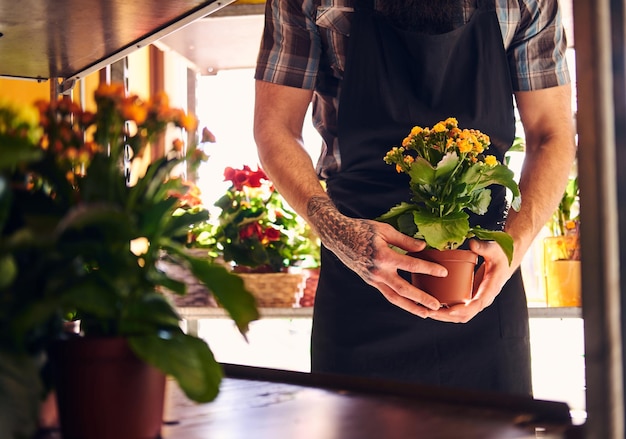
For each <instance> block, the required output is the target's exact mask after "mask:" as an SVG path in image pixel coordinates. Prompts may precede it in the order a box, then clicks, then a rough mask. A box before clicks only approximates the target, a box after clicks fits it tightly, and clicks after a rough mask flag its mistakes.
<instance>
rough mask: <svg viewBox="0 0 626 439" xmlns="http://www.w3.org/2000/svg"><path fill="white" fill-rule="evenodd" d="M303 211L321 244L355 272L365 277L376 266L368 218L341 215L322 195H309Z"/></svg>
mask: <svg viewBox="0 0 626 439" xmlns="http://www.w3.org/2000/svg"><path fill="white" fill-rule="evenodd" d="M307 214H308V217H309V220H310V221H311V223H312V225H313V226H314V227H315V228H316V229H317V232H318V234H319V236H320V239H321V240H322V242H323V243H324V245H325V246H326V247H327V248H328V249H329V250H332V252H333V253H335V255H337V257H338V258H339V259H341V260H342V261H343V262H344V263H345V264H346V265H347V266H349V267H351V268H352V269H353V270H354V271H355V272H357V273H359V274H360V275H361V276H368V277H369V275H368V274H369V273H371V272H372V271H373V270H374V269H375V268H376V264H375V263H374V260H375V258H376V248H375V246H374V237H375V230H374V226H373V225H372V224H370V223H369V222H368V221H365V220H361V219H354V218H349V217H346V216H345V215H342V214H341V213H340V212H339V211H338V210H337V208H336V207H335V206H334V205H333V203H332V202H331V201H330V200H329V199H328V198H324V197H312V198H311V200H309V203H308V205H307Z"/></svg>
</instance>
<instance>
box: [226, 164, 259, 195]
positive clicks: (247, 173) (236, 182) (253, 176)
mask: <svg viewBox="0 0 626 439" xmlns="http://www.w3.org/2000/svg"><path fill="white" fill-rule="evenodd" d="M261 180H267V176H266V175H265V172H263V170H262V169H260V168H258V167H257V170H256V171H253V170H252V169H250V167H249V166H247V165H244V166H243V168H242V169H233V168H231V167H230V166H229V167H227V168H226V169H224V181H231V182H232V183H233V186H234V187H235V189H236V190H238V191H240V190H242V189H243V188H244V186H247V187H251V188H256V187H261V185H262V183H261Z"/></svg>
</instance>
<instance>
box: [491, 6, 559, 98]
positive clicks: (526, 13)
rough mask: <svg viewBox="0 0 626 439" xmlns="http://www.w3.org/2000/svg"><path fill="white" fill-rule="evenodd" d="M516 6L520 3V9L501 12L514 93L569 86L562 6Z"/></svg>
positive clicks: (504, 9)
mask: <svg viewBox="0 0 626 439" xmlns="http://www.w3.org/2000/svg"><path fill="white" fill-rule="evenodd" d="M500 1H502V0H500ZM505 1H507V2H509V3H510V0H505ZM515 3H519V9H518V8H515V9H514V8H510V6H509V8H497V11H498V18H499V20H500V24H501V28H502V29H503V37H504V43H505V47H506V48H507V54H508V57H509V65H510V66H511V67H510V68H511V80H512V83H513V89H514V90H515V91H531V90H538V89H542V88H549V87H554V86H558V85H564V84H567V83H569V82H570V76H569V70H568V66H567V59H566V56H565V55H566V50H567V39H566V36H565V31H564V28H563V23H562V17H561V12H560V10H559V7H558V2H557V1H556V0H554V1H551V0H520V1H519V2H515Z"/></svg>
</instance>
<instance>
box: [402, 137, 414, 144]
mask: <svg viewBox="0 0 626 439" xmlns="http://www.w3.org/2000/svg"><path fill="white" fill-rule="evenodd" d="M411 140H413V137H411V136H409V137H405V138H404V140H402V146H408V144H409V143H411Z"/></svg>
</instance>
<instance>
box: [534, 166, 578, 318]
mask: <svg viewBox="0 0 626 439" xmlns="http://www.w3.org/2000/svg"><path fill="white" fill-rule="evenodd" d="M578 203H579V191H578V177H576V176H574V177H571V178H570V179H569V181H568V183H567V187H566V188H565V192H564V193H563V197H562V198H561V202H560V203H559V206H558V207H557V209H556V210H555V211H554V213H553V214H552V218H551V219H550V221H548V224H546V226H547V228H548V230H549V232H550V236H547V237H545V238H544V239H543V247H544V257H543V267H544V276H545V282H546V284H545V286H546V302H547V305H548V306H550V307H553V306H555V307H559V306H565V307H566V306H581V303H582V291H581V279H580V217H579V208H578Z"/></svg>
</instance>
